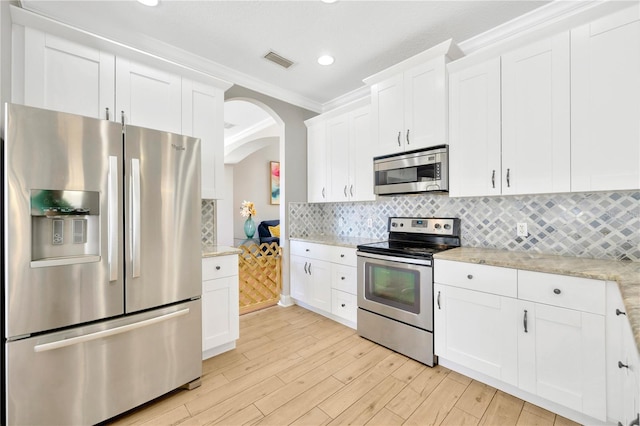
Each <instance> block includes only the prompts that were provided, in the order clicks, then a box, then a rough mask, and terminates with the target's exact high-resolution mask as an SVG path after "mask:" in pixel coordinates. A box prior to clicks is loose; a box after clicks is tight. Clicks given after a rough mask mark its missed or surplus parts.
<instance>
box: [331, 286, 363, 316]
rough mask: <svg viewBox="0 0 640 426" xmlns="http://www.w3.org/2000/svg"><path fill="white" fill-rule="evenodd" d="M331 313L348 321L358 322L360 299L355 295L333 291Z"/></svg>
mask: <svg viewBox="0 0 640 426" xmlns="http://www.w3.org/2000/svg"><path fill="white" fill-rule="evenodd" d="M331 303H332V306H331V313H332V314H334V315H337V316H339V317H340V318H344V319H346V320H347V321H351V322H356V321H357V318H356V317H357V315H358V298H357V297H356V296H354V295H353V294H349V293H345V292H344V291H340V290H335V289H334V290H332V293H331Z"/></svg>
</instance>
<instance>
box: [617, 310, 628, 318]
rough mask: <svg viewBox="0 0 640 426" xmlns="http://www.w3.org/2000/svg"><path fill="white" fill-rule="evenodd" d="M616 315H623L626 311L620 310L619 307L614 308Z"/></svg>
mask: <svg viewBox="0 0 640 426" xmlns="http://www.w3.org/2000/svg"><path fill="white" fill-rule="evenodd" d="M616 315H617V316H620V315H625V316H626V315H627V313H626V312H623V311H621V310H620V309H616Z"/></svg>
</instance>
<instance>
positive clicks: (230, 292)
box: [202, 248, 240, 359]
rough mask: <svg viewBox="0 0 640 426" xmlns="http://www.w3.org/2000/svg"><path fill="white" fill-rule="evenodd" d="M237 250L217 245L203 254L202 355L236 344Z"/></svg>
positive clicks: (218, 352)
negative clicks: (204, 255)
mask: <svg viewBox="0 0 640 426" xmlns="http://www.w3.org/2000/svg"><path fill="white" fill-rule="evenodd" d="M238 251H239V250H236V249H226V250H225V249H224V248H222V249H220V248H216V249H215V250H213V249H212V250H208V251H207V253H208V254H206V255H207V256H209V257H203V258H202V359H207V358H211V357H212V356H215V355H218V354H220V353H222V352H226V351H228V350H231V349H233V348H235V347H236V340H237V339H238V337H239V330H240V312H239V310H240V305H239V286H238V254H237V252H238Z"/></svg>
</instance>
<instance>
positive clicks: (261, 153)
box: [226, 138, 280, 239]
mask: <svg viewBox="0 0 640 426" xmlns="http://www.w3.org/2000/svg"><path fill="white" fill-rule="evenodd" d="M279 144H280V140H279V138H277V139H275V140H273V141H272V142H270V143H269V145H268V146H266V147H264V148H262V149H260V150H258V151H256V152H254V153H253V154H251V155H249V156H248V157H247V158H245V159H244V160H242V161H240V162H239V163H237V164H235V165H234V166H233V209H232V211H233V238H236V239H244V238H246V237H245V234H244V221H245V218H243V217H242V216H240V205H241V204H242V202H243V201H244V200H248V201H253V203H254V204H255V206H256V212H257V213H258V214H257V215H256V217H254V218H253V220H254V221H255V222H256V228H257V226H258V224H259V223H260V222H261V221H263V220H274V219H280V206H278V205H272V204H270V203H269V201H270V200H271V187H270V181H269V174H270V169H269V162H270V161H280V147H279ZM226 167H230V166H226ZM257 235H258V234H257V231H256V235H255V236H256V237H257Z"/></svg>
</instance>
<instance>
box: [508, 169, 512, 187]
mask: <svg viewBox="0 0 640 426" xmlns="http://www.w3.org/2000/svg"><path fill="white" fill-rule="evenodd" d="M507 188H511V169H507Z"/></svg>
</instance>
